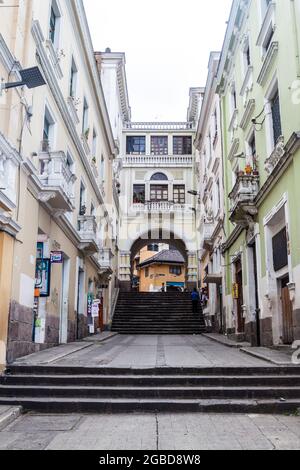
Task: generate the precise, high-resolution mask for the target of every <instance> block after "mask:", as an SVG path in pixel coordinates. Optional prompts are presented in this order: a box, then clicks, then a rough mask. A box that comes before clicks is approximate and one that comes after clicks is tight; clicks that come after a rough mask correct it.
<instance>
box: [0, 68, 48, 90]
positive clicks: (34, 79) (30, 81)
mask: <svg viewBox="0 0 300 470" xmlns="http://www.w3.org/2000/svg"><path fill="white" fill-rule="evenodd" d="M19 73H20V75H21V81H19V82H12V83H3V82H2V83H0V96H1V95H2V92H3V90H9V89H11V88H16V87H20V86H24V85H26V86H27V88H29V89H31V88H37V87H40V86H43V85H46V82H45V80H44V77H43V76H42V74H41V72H40V69H39V68H38V67H31V68H29V69H24V70H20V72H19Z"/></svg>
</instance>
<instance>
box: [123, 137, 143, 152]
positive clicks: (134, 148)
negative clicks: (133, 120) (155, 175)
mask: <svg viewBox="0 0 300 470" xmlns="http://www.w3.org/2000/svg"><path fill="white" fill-rule="evenodd" d="M126 153H127V155H145V154H146V137H134V136H130V137H127V138H126Z"/></svg>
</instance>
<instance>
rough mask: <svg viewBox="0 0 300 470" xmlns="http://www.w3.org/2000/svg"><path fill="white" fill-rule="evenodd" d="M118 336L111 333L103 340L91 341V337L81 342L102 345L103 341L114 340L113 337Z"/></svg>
mask: <svg viewBox="0 0 300 470" xmlns="http://www.w3.org/2000/svg"><path fill="white" fill-rule="evenodd" d="M118 334H119V333H111V335H109V336H106V337H105V338H102V339H92V338H93V337H91V338H84V339H83V340H82V341H84V342H85V343H104V341H108V340H109V339H111V338H114V337H115V336H118Z"/></svg>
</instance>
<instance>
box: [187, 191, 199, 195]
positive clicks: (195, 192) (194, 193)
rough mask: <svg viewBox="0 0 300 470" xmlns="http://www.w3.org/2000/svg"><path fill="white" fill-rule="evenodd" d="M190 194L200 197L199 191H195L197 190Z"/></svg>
mask: <svg viewBox="0 0 300 470" xmlns="http://www.w3.org/2000/svg"><path fill="white" fill-rule="evenodd" d="M188 194H191V195H192V196H200V193H198V191H195V190H190V191H188Z"/></svg>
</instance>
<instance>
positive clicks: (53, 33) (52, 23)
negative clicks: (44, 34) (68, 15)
mask: <svg viewBox="0 0 300 470" xmlns="http://www.w3.org/2000/svg"><path fill="white" fill-rule="evenodd" d="M60 17H61V14H60V11H59V8H58V4H57V2H56V0H53V1H52V3H51V10H50V19H49V40H50V41H51V42H52V44H53V46H54V47H55V48H56V49H57V48H58V39H59V26H60Z"/></svg>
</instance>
